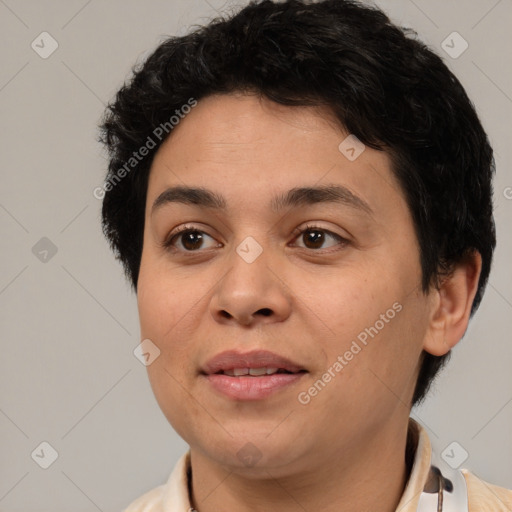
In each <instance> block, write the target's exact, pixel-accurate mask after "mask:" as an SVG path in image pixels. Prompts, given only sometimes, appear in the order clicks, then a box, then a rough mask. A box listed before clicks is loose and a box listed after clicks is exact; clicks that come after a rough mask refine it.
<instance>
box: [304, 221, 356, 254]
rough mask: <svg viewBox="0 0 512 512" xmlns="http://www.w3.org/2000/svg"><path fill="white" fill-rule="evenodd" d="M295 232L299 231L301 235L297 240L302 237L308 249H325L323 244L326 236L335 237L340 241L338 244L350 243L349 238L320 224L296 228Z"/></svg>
mask: <svg viewBox="0 0 512 512" xmlns="http://www.w3.org/2000/svg"><path fill="white" fill-rule="evenodd" d="M295 233H298V235H299V236H297V237H296V238H295V240H301V239H302V240H303V241H304V243H305V245H306V249H324V248H325V247H321V246H322V245H323V244H324V242H325V240H326V237H330V238H332V239H334V240H335V241H337V242H338V245H343V246H344V245H346V244H348V240H347V239H345V238H343V237H342V236H340V235H337V234H336V233H333V232H332V231H329V230H328V229H325V228H322V227H319V226H314V225H307V226H306V227H305V228H298V229H296V230H295V231H294V234H295ZM334 245H335V244H334ZM329 247H332V246H329Z"/></svg>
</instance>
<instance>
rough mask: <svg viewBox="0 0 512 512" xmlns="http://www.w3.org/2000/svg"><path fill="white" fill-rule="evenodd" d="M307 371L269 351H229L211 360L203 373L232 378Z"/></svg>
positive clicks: (203, 369)
mask: <svg viewBox="0 0 512 512" xmlns="http://www.w3.org/2000/svg"><path fill="white" fill-rule="evenodd" d="M301 371H306V370H305V368H303V367H302V366H300V365H299V364H297V363H295V362H294V361H291V360H290V359H287V358H285V357H283V356H279V355H277V354H274V353H272V352H269V351H267V350H253V351H251V352H245V353H241V352H237V351H234V350H229V351H226V352H222V353H220V354H218V355H216V356H215V357H213V358H212V359H210V360H209V361H208V362H207V363H206V364H205V365H204V367H203V368H202V373H203V374H206V375H213V374H216V373H219V374H225V375H231V376H242V375H252V376H262V375H272V374H275V373H299V372H301Z"/></svg>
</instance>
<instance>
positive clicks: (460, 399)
mask: <svg viewBox="0 0 512 512" xmlns="http://www.w3.org/2000/svg"><path fill="white" fill-rule="evenodd" d="M241 3H242V4H243V3H245V2H241ZM229 4H230V2H225V1H224V0H218V1H215V0H208V1H206V0H152V1H150V2H141V1H139V2H137V1H135V0H130V1H126V0H123V1H122V0H110V1H99V0H89V1H86V0H72V1H70V0H67V1H64V0H58V1H57V0H54V1H49V0H48V1H43V0H37V1H36V0H30V1H22V0H0V38H1V40H2V45H1V49H0V52H1V58H2V60H1V62H2V65H1V67H0V141H1V151H0V162H1V163H0V169H1V173H2V187H1V190H0V224H1V229H2V236H1V237H0V244H1V245H0V254H1V262H2V263H1V265H0V314H1V325H2V338H1V339H2V347H1V357H0V380H1V388H0V389H1V393H0V436H1V440H2V441H1V446H0V510H1V511H27V510H33V511H43V510H48V511H50V510H51V511H53V512H60V511H67V510H71V509H72V510H74V511H77V512H78V511H96V510H102V511H105V512H107V511H119V510H121V509H122V508H124V507H125V506H126V505H128V503H129V502H131V501H132V500H133V499H135V498H136V497H138V496H140V495H141V494H142V493H143V492H145V491H147V490H148V489H150V488H153V487H155V486H156V485H159V484H161V483H163V482H164V481H165V480H166V479H167V477H168V475H169V473H170V471H171V469H172V467H173V465H174V463H175V461H176V460H177V458H178V456H179V455H180V454H181V453H183V452H184V451H185V449H186V445H185V443H184V442H183V441H182V440H181V439H180V438H179V437H178V436H177V435H176V434H175V433H174V431H173V430H172V428H171V427H170V426H169V424H168V423H167V421H166V419H165V418H164V416H163V414H162V413H161V412H160V409H159V408H158V405H157V403H156V401H155V399H154V397H153V394H152V392H151V388H150V386H149V382H148V379H147V374H146V369H145V367H144V366H143V365H142V364H141V363H140V362H139V361H138V360H137V359H136V358H135V357H134V355H133V350H134V348H135V347H136V346H137V345H138V343H139V342H140V339H139V328H138V318H137V309H136V300H135V296H134V295H133V294H132V293H131V291H130V289H129V286H128V284H127V282H125V280H124V278H123V274H122V270H121V267H120V265H119V264H118V263H117V262H115V260H114V258H113V256H112V254H111V253H110V252H109V249H108V246H107V244H106V242H105V241H104V239H103V238H102V235H101V231H100V216H99V212H100V207H101V203H100V201H98V200H97V199H95V198H94V197H93V193H92V192H93V189H94V188H95V187H97V186H99V185H101V183H102V181H103V175H104V172H105V168H106V160H105V155H104V154H103V152H102V149H101V148H100V146H99V144H98V143H97V142H96V137H97V129H96V125H97V123H98V120H99V118H100V116H101V114H102V112H103V109H104V106H105V104H106V102H107V101H108V100H110V99H111V98H112V96H113V94H114V93H115V91H116V90H117V89H118V87H119V86H120V85H121V84H122V82H123V81H124V79H125V77H127V76H128V73H129V71H130V68H131V66H132V64H134V63H135V61H136V60H137V59H141V58H143V57H144V56H145V55H147V52H148V51H151V50H152V49H153V48H154V47H155V46H156V45H157V44H158V42H159V41H161V40H162V39H163V38H164V37H165V36H167V35H171V34H184V33H185V32H186V31H187V30H188V29H189V28H190V26H191V25H192V24H194V23H201V24H202V23H205V22H207V21H208V19H210V18H211V17H213V16H214V15H216V11H218V10H220V9H222V8H224V7H227V6H228V5H229ZM377 4H378V5H380V6H381V7H383V8H384V9H385V10H386V11H387V12H388V14H389V15H390V16H391V17H392V19H393V20H395V21H397V22H399V23H400V24H402V25H405V26H409V27H412V28H414V29H415V30H417V32H418V33H419V36H420V38H421V39H422V40H424V41H425V42H426V43H427V44H429V45H430V46H431V47H432V48H434V49H436V51H437V52H438V53H439V54H441V55H442V56H443V58H444V60H445V61H446V63H447V64H448V66H450V68H451V69H452V70H453V71H454V72H455V74H456V75H457V76H458V77H459V79H460V80H461V82H462V83H463V85H464V86H465V87H466V90H467V91H468V94H469V96H470V97H471V99H472V100H473V102H474V103H475V105H476V108H477V111H478V113H479V115H480V116H481V119H482V122H483V124H484V127H485V128H486V130H487V131H488V134H489V137H490V139H491V143H492V144H493V146H494V148H495V151H496V162H497V178H496V182H495V204H496V222H497V228H498V240H499V242H498V249H497V252H496V259H495V264H494V268H493V271H492V274H491V278H490V285H489V287H488V289H487V292H486V295H485V298H484V300H483V303H482V305H481V307H480V310H479V312H478V313H477V316H476V317H475V318H474V320H473V321H472V323H471V324H470V328H469V331H468V333H467V335H466V337H465V339H464V340H463V342H462V343H460V344H459V345H458V346H457V347H456V348H455V350H454V354H453V357H452V360H451V362H450V363H449V366H448V367H447V369H446V370H445V371H444V372H443V373H442V375H441V376H440V378H439V379H438V381H437V384H436V385H435V388H434V390H433V393H432V394H431V396H430V398H429V399H428V400H427V402H426V403H425V404H424V405H423V406H422V407H421V408H419V409H416V410H414V411H413V417H415V418H416V419H417V420H418V421H420V422H421V423H422V424H423V425H424V426H425V427H427V429H428V432H429V434H430V437H431V440H432V443H433V446H434V449H435V450H436V451H437V452H438V453H441V452H442V451H443V450H444V449H445V448H446V447H447V446H448V445H449V444H450V443H452V442H453V441H457V442H458V443H459V444H460V446H461V447H463V449H465V450H466V451H467V452H468V454H469V457H468V458H467V460H466V461H465V462H464V464H463V467H467V468H469V469H471V470H472V471H474V472H475V473H476V474H477V475H478V476H479V477H481V478H483V479H485V480H488V481H490V482H492V483H495V484H498V485H501V486H505V487H509V488H512V435H511V432H512V428H511V427H512V404H511V401H512V372H511V371H510V366H511V365H510V362H511V356H512V344H511V343H510V330H511V327H512V321H511V319H512V292H511V290H512V273H511V271H510V255H511V253H512V232H511V229H510V221H511V218H512V217H511V216H512V188H508V187H512V171H511V167H510V164H511V160H512V155H511V146H512V145H511V144H510V136H511V129H510V128H511V123H510V118H511V115H512V100H511V97H512V72H511V66H510V47H511V42H512V37H511V30H510V27H511V25H512V3H511V2H510V0H501V1H497V0H473V1H461V0H459V1H452V2H445V1H443V0H434V1H432V0H430V1H427V0H414V1H413V0H403V1H398V0H380V1H378V2H377ZM231 5H235V4H233V3H231ZM43 31H47V32H49V33H50V34H51V36H52V37H53V38H54V39H55V40H56V41H57V42H58V44H59V47H58V49H57V50H56V51H55V52H54V53H53V54H52V55H51V56H50V57H48V58H47V59H43V58H41V57H40V56H39V55H38V54H37V53H36V52H35V51H34V50H33V49H32V48H31V43H32V41H34V40H36V42H37V39H36V38H37V37H38V36H39V34H40V33H41V32H43ZM453 31H457V32H458V33H460V34H461V35H462V37H463V38H464V39H465V40H466V41H467V42H468V44H469V47H468V49H467V50H466V51H465V52H464V53H463V54H462V55H460V56H459V57H458V58H452V57H450V56H449V55H448V54H447V53H445V51H444V50H443V49H442V47H441V43H442V42H443V41H444V40H445V39H446V37H447V36H448V35H449V34H451V33H452V32H453ZM456 44H458V43H456ZM46 48H48V45H47V46H46ZM456 48H457V46H456ZM442 93H443V91H442V90H440V91H439V94H442ZM43 237H47V238H48V239H49V240H51V243H52V244H53V245H54V246H55V247H56V249H57V252H56V254H54V255H52V252H51V250H50V252H48V254H45V253H44V252H41V251H43V250H44V249H45V247H46V248H47V249H48V241H42V242H39V241H40V239H41V238H43ZM38 242H39V245H37V246H36V249H34V250H33V247H34V246H35V245H36V244H37V243H38ZM41 244H42V245H41ZM45 244H46V245H45ZM34 253H35V254H34ZM41 258H42V259H43V260H44V258H46V261H41ZM507 261H508V262H509V264H508V265H507V263H506V262H507ZM43 441H46V442H48V443H49V444H50V445H51V446H52V447H53V448H54V449H55V450H56V451H57V452H58V454H59V456H58V458H57V460H56V461H55V462H54V463H53V464H52V465H51V466H50V467H49V468H48V469H42V468H41V467H40V466H39V465H38V464H36V462H35V460H37V457H34V459H33V458H32V456H31V454H32V453H33V451H34V450H35V449H36V448H38V447H39V445H40V443H41V442H43ZM457 450H458V451H457ZM456 451H457V456H460V454H461V453H463V452H461V451H460V448H458V447H457V448H456ZM39 452H40V450H39ZM41 453H45V455H44V457H48V453H49V452H48V450H47V451H46V452H41ZM44 457H43V455H40V459H39V460H42V458H44Z"/></svg>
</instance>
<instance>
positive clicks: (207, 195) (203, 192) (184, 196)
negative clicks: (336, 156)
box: [151, 184, 373, 215]
mask: <svg viewBox="0 0 512 512" xmlns="http://www.w3.org/2000/svg"><path fill="white" fill-rule="evenodd" d="M169 203H181V204H186V205H196V206H200V207H203V208H211V209H215V210H222V211H225V210H227V201H226V199H225V198H224V196H222V195H220V194H218V193H216V192H213V191H211V190H209V189H207V188H204V187H188V186H175V187H169V188H167V189H166V190H164V191H163V192H162V193H161V194H160V195H159V196H158V197H157V198H156V200H155V202H154V203H153V206H152V207H151V215H153V213H154V212H155V211H156V210H157V209H159V208H161V207H162V206H163V205H165V204H169ZM317 203H336V204H342V205H345V206H349V207H352V208H354V209H356V210H360V211H362V212H364V213H367V214H369V215H373V210H372V209H371V208H370V205H369V204H368V203H367V202H366V201H364V200H363V199H361V198H360V197H358V196H356V195H355V194H353V193H352V192H351V191H350V190H349V189H348V188H346V187H344V186H342V185H335V184H328V185H321V186H314V187H294V188H292V189H290V190H288V191H287V192H285V193H282V194H278V195H277V196H274V197H272V199H271V200H270V208H271V209H272V211H274V212H276V213H278V212H280V211H281V210H283V209H285V208H289V207H295V208H296V207H299V206H303V205H312V204H317Z"/></svg>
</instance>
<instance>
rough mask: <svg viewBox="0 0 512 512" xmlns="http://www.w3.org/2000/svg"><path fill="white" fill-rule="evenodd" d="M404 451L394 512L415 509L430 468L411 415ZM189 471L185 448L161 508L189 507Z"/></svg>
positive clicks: (422, 433) (426, 445)
mask: <svg viewBox="0 0 512 512" xmlns="http://www.w3.org/2000/svg"><path fill="white" fill-rule="evenodd" d="M406 452H408V453H409V454H410V456H411V458H412V469H411V471H410V474H409V478H408V480H407V484H406V487H405V490H404V492H403V494H402V497H401V499H400V501H399V503H398V506H397V508H396V512H416V510H417V508H418V503H419V500H420V496H421V493H422V492H423V488H424V486H425V483H426V482H427V479H428V476H429V471H430V463H431V453H432V446H431V444H430V439H429V437H428V434H427V432H426V430H425V429H424V428H423V427H422V426H421V425H420V424H419V423H418V422H416V421H415V420H413V419H412V418H409V425H408V430H407V450H406ZM190 471H191V469H190V450H189V451H187V452H186V453H185V454H183V455H182V456H181V457H180V458H179V460H178V462H177V463H176V465H175V466H174V469H173V471H172V473H171V475H170V476H169V479H168V481H167V484H166V485H165V489H164V492H163V495H162V510H165V511H168V512H178V511H179V512H182V511H188V510H190V509H192V506H191V504H190V499H189V478H190V474H191V473H190Z"/></svg>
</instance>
